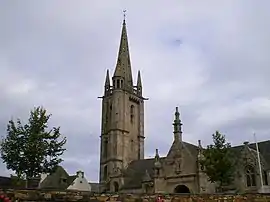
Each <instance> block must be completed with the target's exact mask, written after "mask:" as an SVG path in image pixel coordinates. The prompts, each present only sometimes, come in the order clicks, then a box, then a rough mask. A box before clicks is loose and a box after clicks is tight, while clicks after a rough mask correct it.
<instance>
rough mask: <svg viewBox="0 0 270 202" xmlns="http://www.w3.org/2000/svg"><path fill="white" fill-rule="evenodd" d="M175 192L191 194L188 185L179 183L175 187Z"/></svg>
mask: <svg viewBox="0 0 270 202" xmlns="http://www.w3.org/2000/svg"><path fill="white" fill-rule="evenodd" d="M174 193H178V194H189V193H190V190H189V188H188V187H187V186H186V185H177V186H176V187H175V188H174Z"/></svg>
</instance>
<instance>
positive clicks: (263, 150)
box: [232, 140, 270, 166]
mask: <svg viewBox="0 0 270 202" xmlns="http://www.w3.org/2000/svg"><path fill="white" fill-rule="evenodd" d="M244 146H245V145H239V146H235V147H232V150H233V151H234V152H236V154H240V152H241V151H242V149H243V148H244ZM248 147H249V148H251V149H253V150H255V151H256V144H255V143H252V144H248ZM258 148H259V152H260V154H261V155H262V156H263V158H264V160H265V161H266V163H267V164H268V165H269V166H270V140H267V141H262V142H258Z"/></svg>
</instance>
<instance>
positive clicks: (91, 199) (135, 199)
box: [0, 190, 270, 202]
mask: <svg viewBox="0 0 270 202" xmlns="http://www.w3.org/2000/svg"><path fill="white" fill-rule="evenodd" d="M0 194H1V195H5V196H8V197H9V198H10V199H11V201H25V202H30V201H31V202H35V201H37V202H43V201H44V202H45V201H46V202H53V201H66V202H69V201H78V202H79V201H80V202H84V201H85V202H103V201H124V202H148V201H149V202H152V201H153V202H154V201H157V197H158V196H160V197H161V198H162V199H163V200H162V201H163V202H171V201H172V202H203V201H204V202H214V201H215V202H245V201H246V202H270V194H246V195H144V194H141V195H140V194H119V195H118V194H95V193H89V192H74V191H68V192H66V191H61V192H60V191H40V190H0Z"/></svg>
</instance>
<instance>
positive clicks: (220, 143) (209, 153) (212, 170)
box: [200, 131, 234, 189]
mask: <svg viewBox="0 0 270 202" xmlns="http://www.w3.org/2000/svg"><path fill="white" fill-rule="evenodd" d="M212 137H213V143H214V144H211V145H208V146H207V149H205V150H203V158H202V159H201V160H200V164H201V165H202V167H203V168H204V172H205V173H206V174H207V176H208V178H209V180H210V182H212V183H214V182H216V183H218V188H219V189H222V186H223V185H228V184H230V183H231V182H232V180H233V175H234V162H233V158H232V155H231V150H230V148H231V145H230V143H226V139H225V136H224V135H222V134H220V133H219V132H218V131H216V133H215V134H213V135H212Z"/></svg>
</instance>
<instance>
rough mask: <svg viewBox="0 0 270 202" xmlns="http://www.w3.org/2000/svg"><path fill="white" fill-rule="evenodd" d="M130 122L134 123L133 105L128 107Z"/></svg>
mask: <svg viewBox="0 0 270 202" xmlns="http://www.w3.org/2000/svg"><path fill="white" fill-rule="evenodd" d="M130 122H131V123H133V122H134V105H131V106H130Z"/></svg>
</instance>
